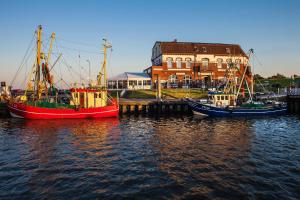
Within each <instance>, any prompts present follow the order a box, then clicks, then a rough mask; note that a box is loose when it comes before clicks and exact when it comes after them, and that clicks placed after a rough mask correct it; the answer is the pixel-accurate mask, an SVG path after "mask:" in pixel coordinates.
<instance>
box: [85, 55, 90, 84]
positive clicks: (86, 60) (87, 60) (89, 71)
mask: <svg viewBox="0 0 300 200" xmlns="http://www.w3.org/2000/svg"><path fill="white" fill-rule="evenodd" d="M86 62H88V63H89V85H91V62H90V60H86Z"/></svg>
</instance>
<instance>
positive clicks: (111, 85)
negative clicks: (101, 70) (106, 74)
mask: <svg viewBox="0 0 300 200" xmlns="http://www.w3.org/2000/svg"><path fill="white" fill-rule="evenodd" d="M108 89H116V90H120V89H127V90H141V89H151V78H150V76H149V75H148V74H146V73H137V72H124V73H122V74H119V75H117V76H114V77H112V78H109V79H108Z"/></svg>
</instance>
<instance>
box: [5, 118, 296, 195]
mask: <svg viewBox="0 0 300 200" xmlns="http://www.w3.org/2000/svg"><path fill="white" fill-rule="evenodd" d="M299 130H300V123H299V119H297V118H295V117H282V118H260V119H243V118H239V119H234V118H233V119H212V118H205V119H197V118H193V117H165V118H157V119H154V118H148V117H123V118H120V119H99V120H90V119H89V120H48V121H39V120H33V121H24V120H14V119H8V120H4V119H3V120H0V143H1V146H0V166H1V170H0V198H4V199H5V198H9V197H10V196H12V195H13V196H14V197H16V198H53V199H56V198H61V197H64V198H74V197H78V198H88V199H93V198H105V199H120V198H137V199H144V198H150V199H158V198H162V197H163V198H170V199H174V198H178V197H182V198H198V199H199V198H205V199H218V198H227V199H244V198H247V199H248V198H250V199H251V198H264V199H274V198H288V197H291V198H295V197H297V195H298V194H299V192H298V191H297V188H298V187H297V186H298V185H299V184H300V181H299V180H300V176H299V166H300V160H299V152H300V149H299V146H300V145H299V141H300V136H299V134H298V132H299Z"/></svg>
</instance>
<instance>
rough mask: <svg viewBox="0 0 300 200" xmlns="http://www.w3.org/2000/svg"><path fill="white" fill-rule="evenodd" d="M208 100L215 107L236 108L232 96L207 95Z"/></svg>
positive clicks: (233, 96)
mask: <svg viewBox="0 0 300 200" xmlns="http://www.w3.org/2000/svg"><path fill="white" fill-rule="evenodd" d="M208 99H209V100H210V102H211V103H212V104H214V105H215V106H216V107H227V106H236V101H235V95H234V94H222V93H221V94H209V95H208Z"/></svg>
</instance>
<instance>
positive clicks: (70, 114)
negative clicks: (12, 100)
mask: <svg viewBox="0 0 300 200" xmlns="http://www.w3.org/2000/svg"><path fill="white" fill-rule="evenodd" d="M8 107H9V108H10V109H12V110H17V111H20V112H23V113H30V114H36V115H54V116H57V115H58V116H64V115H67V116H72V115H94V114H101V113H108V112H115V111H119V109H115V110H108V111H102V112H92V113H79V112H78V113H63V114H56V113H38V112H31V111H25V110H20V109H17V108H14V107H11V106H8Z"/></svg>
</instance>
